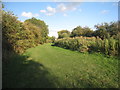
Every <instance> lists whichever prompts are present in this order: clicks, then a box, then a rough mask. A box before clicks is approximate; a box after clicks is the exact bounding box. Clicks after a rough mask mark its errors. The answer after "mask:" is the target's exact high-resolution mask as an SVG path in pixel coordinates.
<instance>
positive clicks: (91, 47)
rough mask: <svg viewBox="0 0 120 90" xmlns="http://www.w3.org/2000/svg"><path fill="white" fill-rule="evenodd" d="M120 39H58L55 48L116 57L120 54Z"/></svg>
mask: <svg viewBox="0 0 120 90" xmlns="http://www.w3.org/2000/svg"><path fill="white" fill-rule="evenodd" d="M119 41H120V39H118V40H115V39H113V38H112V37H111V38H110V39H103V40H102V39H101V38H99V37H97V38H95V37H75V38H66V39H58V40H56V41H55V42H54V45H55V46H59V47H62V48H66V49H70V50H75V51H79V52H100V53H104V54H106V55H110V56H118V55H119V53H120V51H119V50H120V42H119Z"/></svg>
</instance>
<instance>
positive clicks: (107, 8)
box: [3, 2, 118, 37]
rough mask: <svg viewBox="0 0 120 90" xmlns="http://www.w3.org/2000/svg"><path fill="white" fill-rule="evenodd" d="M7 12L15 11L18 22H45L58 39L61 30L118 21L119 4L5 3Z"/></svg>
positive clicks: (91, 26) (50, 33)
mask: <svg viewBox="0 0 120 90" xmlns="http://www.w3.org/2000/svg"><path fill="white" fill-rule="evenodd" d="M3 4H4V5H5V8H4V10H5V11H13V13H14V14H15V15H16V16H17V17H18V20H20V21H22V22H23V21H24V20H26V19H30V18H32V17H35V18H37V19H40V20H43V21H44V22H45V23H46V24H47V25H48V29H49V36H55V37H57V36H58V35H57V32H58V31H60V30H69V31H72V30H73V29H74V28H75V27H77V26H82V27H85V26H88V27H90V28H91V29H93V30H95V28H94V25H97V24H101V23H103V22H108V23H109V22H111V21H117V20H118V3H117V2H3Z"/></svg>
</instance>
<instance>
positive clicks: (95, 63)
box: [3, 44, 118, 88]
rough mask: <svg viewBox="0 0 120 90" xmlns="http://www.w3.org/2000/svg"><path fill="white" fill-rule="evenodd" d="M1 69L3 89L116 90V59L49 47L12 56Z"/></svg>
mask: <svg viewBox="0 0 120 90" xmlns="http://www.w3.org/2000/svg"><path fill="white" fill-rule="evenodd" d="M3 67H4V69H3V70H4V71H3V88H5V87H8V88H9V87H17V88H19V87H22V88H27V87H29V88H41V87H42V88H44V87H45V88H49V87H54V88H100V87H102V88H118V60H117V59H115V58H107V57H104V56H103V55H101V54H88V53H79V52H76V51H70V50H67V49H63V48H59V47H55V46H51V44H44V45H39V46H37V47H35V48H30V49H28V50H27V51H26V53H24V55H21V56H19V55H14V56H13V57H12V58H11V60H9V63H8V64H6V65H4V66H3Z"/></svg>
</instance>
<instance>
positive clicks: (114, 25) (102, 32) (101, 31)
mask: <svg viewBox="0 0 120 90" xmlns="http://www.w3.org/2000/svg"><path fill="white" fill-rule="evenodd" d="M119 25H120V22H110V23H102V24H98V25H95V28H96V30H95V31H93V30H92V29H90V28H89V27H81V26H77V27H76V28H74V29H73V30H72V32H70V31H68V30H61V31H59V32H58V38H59V39H60V38H67V37H79V36H84V37H100V38H101V39H105V38H110V37H113V38H117V37H118V34H119V33H120V29H119V28H118V26H119Z"/></svg>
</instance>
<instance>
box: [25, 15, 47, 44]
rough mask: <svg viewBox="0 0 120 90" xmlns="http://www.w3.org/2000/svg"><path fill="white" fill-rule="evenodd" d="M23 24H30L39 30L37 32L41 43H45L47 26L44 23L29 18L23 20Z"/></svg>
mask: <svg viewBox="0 0 120 90" xmlns="http://www.w3.org/2000/svg"><path fill="white" fill-rule="evenodd" d="M25 22H28V23H32V24H33V25H34V26H36V27H38V28H39V32H40V33H41V36H42V43H44V42H46V39H47V35H48V26H47V25H46V24H45V22H44V21H42V20H39V19H36V18H34V17H33V18H31V19H27V20H25Z"/></svg>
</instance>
